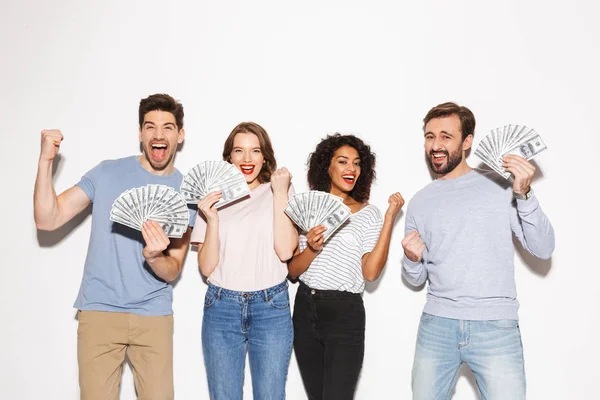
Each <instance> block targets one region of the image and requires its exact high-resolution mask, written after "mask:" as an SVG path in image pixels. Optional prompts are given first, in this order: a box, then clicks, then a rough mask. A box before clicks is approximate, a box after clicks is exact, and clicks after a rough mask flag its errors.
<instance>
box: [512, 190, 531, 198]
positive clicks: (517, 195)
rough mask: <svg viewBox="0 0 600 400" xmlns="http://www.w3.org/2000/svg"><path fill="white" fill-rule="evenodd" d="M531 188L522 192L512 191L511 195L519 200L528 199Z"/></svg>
mask: <svg viewBox="0 0 600 400" xmlns="http://www.w3.org/2000/svg"><path fill="white" fill-rule="evenodd" d="M531 195H532V193H531V189H529V192H527V193H525V194H523V193H516V192H513V196H514V197H515V199H519V200H529V199H530V198H531Z"/></svg>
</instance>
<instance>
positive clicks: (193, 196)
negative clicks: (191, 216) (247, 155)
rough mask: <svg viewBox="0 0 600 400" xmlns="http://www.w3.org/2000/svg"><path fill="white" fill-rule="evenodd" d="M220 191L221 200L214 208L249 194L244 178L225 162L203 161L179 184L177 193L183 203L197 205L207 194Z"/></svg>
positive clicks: (238, 171) (231, 165) (237, 170)
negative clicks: (179, 193)
mask: <svg viewBox="0 0 600 400" xmlns="http://www.w3.org/2000/svg"><path fill="white" fill-rule="evenodd" d="M217 190H220V191H221V193H222V197H221V199H220V200H219V201H218V202H216V203H215V207H216V208H219V207H223V206H224V205H226V204H229V203H231V202H233V201H236V200H238V199H240V198H242V197H244V196H247V195H249V194H250V189H249V188H248V184H247V183H246V178H244V175H242V173H241V172H240V170H239V169H237V168H236V167H235V166H234V165H233V164H230V163H228V162H226V161H204V162H203V163H200V164H198V165H196V166H195V167H194V168H192V169H191V170H190V171H189V172H188V173H187V174H186V175H185V176H184V177H183V181H182V182H181V187H180V189H179V191H180V192H181V194H182V196H183V197H184V199H185V201H187V202H188V203H191V204H198V202H199V201H200V200H202V199H203V198H204V196H206V195H207V194H209V193H211V192H214V191H217Z"/></svg>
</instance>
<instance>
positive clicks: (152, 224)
mask: <svg viewBox="0 0 600 400" xmlns="http://www.w3.org/2000/svg"><path fill="white" fill-rule="evenodd" d="M142 236H143V237H144V241H145V242H146V247H144V250H142V255H143V256H144V258H145V259H146V261H148V263H151V262H152V260H153V259H155V258H156V257H161V256H162V255H163V251H165V250H166V249H167V247H169V243H171V241H170V240H169V238H168V237H167V234H166V233H165V232H164V231H163V230H162V228H161V227H160V225H159V224H158V222H156V221H145V222H144V223H143V224H142Z"/></svg>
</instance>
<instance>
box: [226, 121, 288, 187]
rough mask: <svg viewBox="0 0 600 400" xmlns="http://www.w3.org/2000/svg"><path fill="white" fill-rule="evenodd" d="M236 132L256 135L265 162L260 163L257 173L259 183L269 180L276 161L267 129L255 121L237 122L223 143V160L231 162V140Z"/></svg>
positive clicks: (275, 166) (275, 167)
mask: <svg viewBox="0 0 600 400" xmlns="http://www.w3.org/2000/svg"><path fill="white" fill-rule="evenodd" d="M238 133H253V134H255V135H256V137H258V143H260V151H261V153H262V155H263V157H264V159H265V163H264V164H263V165H262V168H261V170H260V174H258V181H259V182H260V183H265V182H270V181H271V174H273V172H275V170H276V169H277V161H275V152H274V151H273V146H272V145H271V139H270V138H269V135H268V134H267V131H265V129H264V128H263V127H262V126H260V125H259V124H257V123H255V122H242V123H240V124H238V126H236V127H235V128H233V130H232V131H231V133H230V134H229V136H228V137H227V139H226V140H225V144H224V145H223V160H225V161H227V162H229V163H230V162H231V151H232V150H233V141H234V139H235V135H237V134H238Z"/></svg>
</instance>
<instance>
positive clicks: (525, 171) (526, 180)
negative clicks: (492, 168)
mask: <svg viewBox="0 0 600 400" xmlns="http://www.w3.org/2000/svg"><path fill="white" fill-rule="evenodd" d="M502 161H503V163H502V167H504V169H505V170H506V171H508V172H510V173H511V174H512V175H513V177H514V182H513V192H515V193H518V194H527V193H529V190H531V187H530V186H531V180H532V179H533V174H534V173H535V167H534V166H533V164H532V163H530V162H529V161H527V160H526V159H525V158H524V157H521V156H518V155H515V154H507V155H506V156H505V157H504V158H503V160H502Z"/></svg>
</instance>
